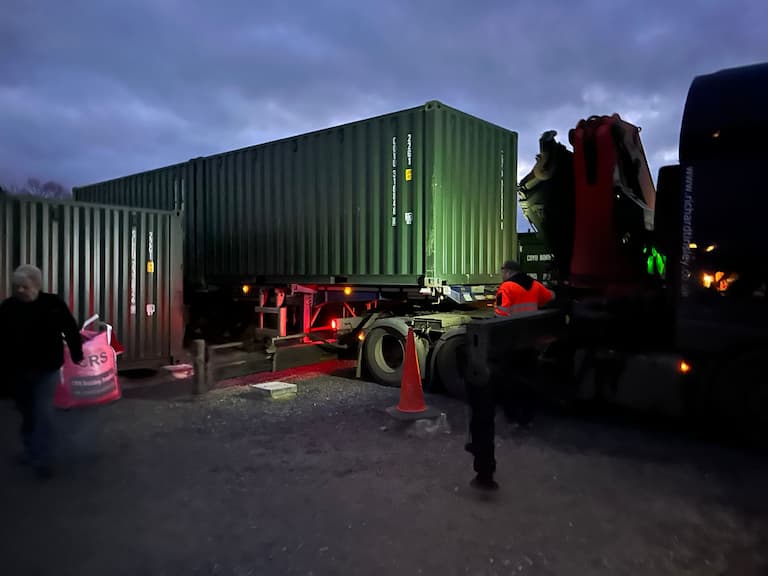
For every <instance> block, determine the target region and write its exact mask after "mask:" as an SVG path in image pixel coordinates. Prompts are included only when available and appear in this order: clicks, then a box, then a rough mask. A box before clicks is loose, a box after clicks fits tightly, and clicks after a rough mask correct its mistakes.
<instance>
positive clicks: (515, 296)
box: [494, 260, 555, 316]
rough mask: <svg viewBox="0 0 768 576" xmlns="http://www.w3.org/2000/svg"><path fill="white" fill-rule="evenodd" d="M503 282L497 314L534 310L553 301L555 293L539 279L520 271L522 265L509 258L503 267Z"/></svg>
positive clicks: (505, 314) (497, 293)
mask: <svg viewBox="0 0 768 576" xmlns="http://www.w3.org/2000/svg"><path fill="white" fill-rule="evenodd" d="M501 274H502V278H503V282H502V283H501V285H500V286H499V289H498V290H497V291H496V307H495V309H494V310H495V312H496V315H497V316H511V315H513V314H521V313H523V312H534V311H536V310H538V309H539V308H540V307H542V306H544V305H546V304H548V303H549V302H551V301H552V300H553V299H554V297H555V294H554V292H552V291H551V290H549V289H548V288H547V287H546V286H544V285H543V284H542V283H541V282H539V281H538V280H534V279H533V278H531V277H530V276H528V274H524V273H523V272H521V271H520V265H519V264H518V263H517V262H515V261H514V260H507V261H506V262H504V265H503V266H502V267H501Z"/></svg>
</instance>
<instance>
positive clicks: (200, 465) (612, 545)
mask: <svg viewBox="0 0 768 576" xmlns="http://www.w3.org/2000/svg"><path fill="white" fill-rule="evenodd" d="M287 380H289V381H294V382H297V383H298V386H299V392H298V396H297V397H296V398H295V399H293V400H281V401H274V400H269V399H264V398H262V397H259V396H258V395H257V394H255V393H254V391H253V390H252V389H250V388H248V387H247V386H240V387H235V388H227V389H222V390H216V391H214V392H211V393H209V394H208V395H206V396H205V397H202V398H188V397H184V396H183V395H182V396H181V397H178V398H167V397H166V398H164V397H163V395H162V394H157V393H154V394H145V395H142V394H136V393H131V394H127V396H129V397H127V398H125V399H123V400H121V401H119V402H117V403H115V404H113V405H110V406H104V407H100V408H97V409H88V410H81V411H71V412H66V413H60V414H59V415H58V417H59V418H58V425H59V430H60V434H61V441H60V454H61V457H60V463H59V467H58V473H57V475H56V477H55V478H53V479H52V480H50V481H47V482H41V481H38V480H37V479H35V478H34V477H33V476H32V474H31V473H30V471H29V470H26V469H22V468H18V467H16V466H15V465H14V464H13V463H12V462H11V459H12V456H13V453H14V450H15V449H16V436H15V433H16V426H17V424H18V421H17V418H16V415H15V414H14V413H13V411H12V410H11V405H10V404H9V403H7V402H3V403H0V447H1V448H2V449H3V453H5V454H7V456H8V457H7V458H6V459H5V460H3V461H2V462H0V478H2V481H3V485H2V490H1V492H0V514H1V515H2V516H0V525H2V528H1V530H2V537H1V538H0V546H2V552H3V553H2V562H3V564H4V569H0V573H2V574H3V575H5V574H7V575H8V576H26V575H28V574H29V575H32V574H40V575H48V574H51V575H56V576H66V575H70V574H71V575H77V576H88V575H95V576H96V575H98V576H105V575H113V574H115V575H123V574H125V575H138V574H142V575H163V574H167V575H171V574H173V575H176V574H179V575H198V574H199V575H203V574H206V575H207V574H216V575H230V574H231V575H267V574H291V575H292V574H296V575H310V574H313V575H318V576H319V575H330V574H343V575H353V574H361V575H363V574H370V575H378V574H387V575H389V574H397V575H405V574H412V575H420V574H422V575H430V574H440V575H451V574H457V575H458V574H462V575H463V574H505V575H506V574H538V575H558V576H560V575H571V574H573V575H580V576H581V575H586V574H649V575H654V576H659V575H666V574H675V575H680V574H695V575H699V576H706V575H738V576H748V575H752V574H768V546H767V544H768V505H767V504H766V501H767V500H768V497H767V495H766V487H767V486H768V465H767V464H766V462H765V461H764V460H762V459H760V458H759V457H758V456H755V455H748V454H740V453H738V452H735V451H733V450H726V449H724V448H717V447H713V446H702V445H693V444H691V443H689V442H687V441H684V440H682V439H678V438H674V437H671V436H670V435H668V434H666V435H665V434H661V433H654V432H649V431H642V430H638V429H636V428H628V427H619V426H615V425H608V424H601V423H596V422H584V421H577V420H567V419H564V418H559V417H555V416H551V415H550V416H541V417H540V418H539V419H538V420H537V422H536V425H535V428H534V429H533V431H531V432H528V433H525V434H522V433H519V432H516V431H514V430H513V429H511V427H509V426H508V425H507V424H506V423H503V420H501V418H500V425H499V428H500V430H499V434H498V446H499V448H498V460H499V470H498V480H499V482H500V484H501V490H500V491H499V492H498V493H496V494H493V495H484V494H478V493H476V492H475V491H473V490H472V489H471V488H469V486H468V481H469V480H470V479H471V477H472V472H471V459H470V456H469V454H467V453H466V452H464V451H463V444H464V442H465V429H466V413H465V408H464V406H463V405H462V404H459V403H457V402H454V401H452V400H450V399H447V398H444V397H440V396H437V397H432V396H428V397H427V401H428V403H429V404H430V405H433V406H435V407H437V408H439V409H440V410H442V411H443V412H444V413H445V414H446V415H447V422H448V428H449V429H446V428H445V427H442V428H441V427H438V428H437V429H436V430H431V429H428V428H427V427H425V426H422V425H417V426H414V425H402V424H400V423H397V422H395V421H393V420H392V419H391V418H390V417H389V416H388V415H386V414H385V413H384V412H383V409H384V408H386V407H387V406H390V405H393V404H395V403H396V402H397V399H398V390H395V389H387V388H383V387H379V386H376V385H374V384H370V383H366V382H360V381H356V380H351V379H347V378H341V377H338V376H329V375H324V374H317V373H312V372H304V373H302V374H300V375H295V376H292V377H288V378H287Z"/></svg>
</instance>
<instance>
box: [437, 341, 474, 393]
mask: <svg viewBox="0 0 768 576" xmlns="http://www.w3.org/2000/svg"><path fill="white" fill-rule="evenodd" d="M466 339H467V328H466V326H460V327H458V328H454V329H453V330H449V331H448V332H446V333H445V334H443V336H441V337H440V339H439V340H438V341H437V343H436V344H435V350H434V352H433V358H432V362H433V367H434V369H433V371H432V374H433V375H434V376H435V377H436V379H437V381H438V382H439V384H438V385H439V386H440V387H441V388H442V390H443V392H445V394H446V395H447V396H450V397H451V398H456V399H457V400H462V401H466V399H467V389H466V380H465V378H464V375H465V371H466V358H465V357H464V346H465V343H466Z"/></svg>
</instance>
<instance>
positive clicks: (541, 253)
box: [517, 232, 554, 281]
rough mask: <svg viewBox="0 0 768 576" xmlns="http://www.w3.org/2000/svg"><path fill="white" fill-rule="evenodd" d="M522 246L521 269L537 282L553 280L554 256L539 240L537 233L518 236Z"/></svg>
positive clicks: (524, 233)
mask: <svg viewBox="0 0 768 576" xmlns="http://www.w3.org/2000/svg"><path fill="white" fill-rule="evenodd" d="M517 239H518V242H519V244H520V257H519V262H520V268H521V269H522V271H523V272H525V273H526V274H528V275H530V276H532V277H533V278H535V279H536V280H540V281H546V280H551V279H552V270H551V269H552V264H553V263H554V255H553V254H552V253H551V251H550V249H549V248H548V247H547V246H546V245H545V244H544V241H543V240H541V238H539V235H538V233H537V232H521V233H520V234H518V236H517Z"/></svg>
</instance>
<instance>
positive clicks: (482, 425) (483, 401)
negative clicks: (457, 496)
mask: <svg viewBox="0 0 768 576" xmlns="http://www.w3.org/2000/svg"><path fill="white" fill-rule="evenodd" d="M495 388H496V387H495V386H494V385H493V384H492V383H490V382H489V383H487V384H486V385H484V386H467V395H468V401H469V406H470V409H471V415H470V422H469V433H470V437H471V440H470V443H469V445H468V447H467V449H468V450H469V452H471V453H472V455H473V456H474V470H475V472H476V473H477V475H478V477H480V478H483V479H487V480H490V479H492V478H493V474H494V473H495V472H496V459H495V454H494V438H495V434H496V429H495V417H496V390H495Z"/></svg>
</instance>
